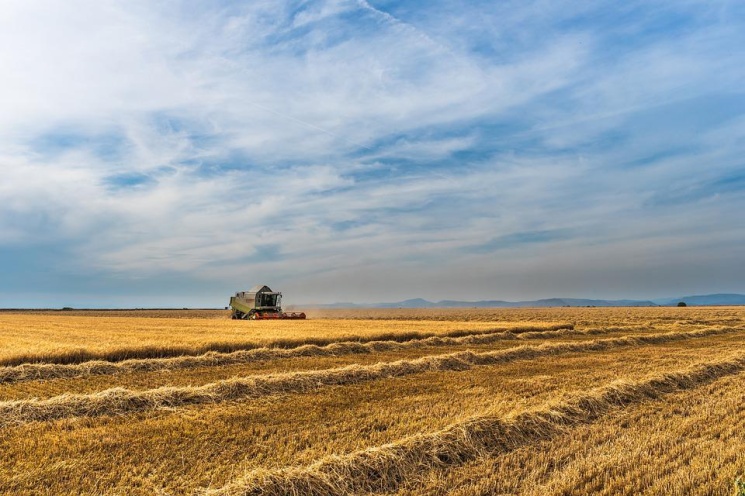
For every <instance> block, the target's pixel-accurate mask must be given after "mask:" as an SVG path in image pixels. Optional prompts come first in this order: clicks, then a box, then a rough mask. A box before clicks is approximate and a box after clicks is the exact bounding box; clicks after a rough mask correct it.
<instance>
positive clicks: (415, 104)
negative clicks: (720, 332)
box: [0, 0, 745, 307]
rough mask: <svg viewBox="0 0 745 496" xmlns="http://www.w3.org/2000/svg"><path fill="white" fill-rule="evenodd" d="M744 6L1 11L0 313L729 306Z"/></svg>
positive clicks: (57, 6) (742, 125) (744, 233)
mask: <svg viewBox="0 0 745 496" xmlns="http://www.w3.org/2000/svg"><path fill="white" fill-rule="evenodd" d="M742 46H745V4H743V3H742V2H737V1H716V0H714V1H685V0H677V1H669V2H666V1H659V2H647V1H629V2H622V3H619V2H605V1H587V2H581V1H580V2H578V1H571V2H569V1H561V0H555V1H519V2H517V1H503V2H492V1H490V2H486V1H475V2H455V1H445V0H441V1H427V2H421V1H411V2H394V1H382V0H377V1H365V0H361V1H327V2H323V1H317V2H277V1H265V2H262V1H256V2H227V1H223V2H197V1H193V0H192V1H188V0H183V1H179V0H168V1H165V2H150V1H144V0H142V1H138V0H134V1H127V2H124V1H108V0H103V1H101V0H69V1H66V2H57V1H53V0H23V1H22V0H10V1H7V2H3V5H2V7H0V70H2V77H0V167H1V168H2V179H1V180H0V306H1V307H17V306H22V307H34V306H51V307H61V306H114V307H128V306H177V307H181V306H224V305H225V304H226V303H225V302H226V299H227V297H228V296H229V295H230V294H231V293H232V292H234V291H237V290H241V289H246V288H248V287H250V286H252V285H254V284H257V283H262V284H269V285H270V286H271V287H273V288H275V289H279V290H282V291H283V292H284V293H285V297H286V300H287V301H288V302H289V303H310V302H317V303H327V302H334V301H355V302H372V301H395V300H398V299H404V298H413V297H424V298H428V299H432V300H438V299H461V300H467V299H474V300H475V299H507V300H521V299H533V298H543V297H551V296H560V297H590V298H658V297H667V296H678V295H684V294H696V293H699V294H701V293H712V292H745V286H744V285H743V284H744V283H743V281H745V263H744V262H743V258H744V257H743V255H744V254H745V250H744V249H743V246H745V220H743V219H745V216H743V212H744V211H745V52H744V51H743V50H742V49H741V47H742Z"/></svg>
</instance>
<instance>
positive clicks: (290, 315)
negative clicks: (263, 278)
mask: <svg viewBox="0 0 745 496" xmlns="http://www.w3.org/2000/svg"><path fill="white" fill-rule="evenodd" d="M230 308H231V309H232V310H233V313H232V315H231V317H232V318H233V319H250V320H262V319H304V318H305V314H304V313H302V312H300V313H295V312H283V311H282V293H279V292H276V291H272V290H271V289H269V286H254V287H253V288H251V289H249V290H248V291H239V292H238V293H236V294H235V296H232V297H231V298H230Z"/></svg>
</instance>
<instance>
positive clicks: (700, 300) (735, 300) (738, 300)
mask: <svg viewBox="0 0 745 496" xmlns="http://www.w3.org/2000/svg"><path fill="white" fill-rule="evenodd" d="M681 301H682V302H684V303H685V304H686V305H691V306H704V305H745V295H741V294H710V295H696V296H682V297H680V298H667V299H665V300H661V301H660V300H657V302H658V303H659V304H661V305H677V304H678V302H681Z"/></svg>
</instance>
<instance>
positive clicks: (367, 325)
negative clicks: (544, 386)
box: [0, 313, 571, 365]
mask: <svg viewBox="0 0 745 496" xmlns="http://www.w3.org/2000/svg"><path fill="white" fill-rule="evenodd" d="M569 325H571V324H567V323H566V322H546V323H536V322H533V323H522V322H499V323H496V324H495V323H489V322H451V321H417V322H409V321H393V322H387V321H364V320H318V321H314V320H307V321H297V320H289V321H287V320H286V321H261V322H253V321H234V320H229V319H222V318H220V319H213V320H209V319H203V318H186V317H184V318H178V319H168V318H160V317H111V316H103V317H95V316H70V315H67V314H55V315H48V314H33V313H20V314H13V313H0V365H18V364H22V363H34V362H48V363H80V362H84V361H88V360H107V361H119V360H126V359H130V358H162V357H171V356H180V355H199V354H203V353H206V352H208V351H220V352H232V351H237V350H246V349H254V348H261V347H280V348H290V347H297V346H302V345H305V344H315V345H320V346H323V345H327V344H330V343H334V342H338V341H362V342H364V341H376V340H394V339H396V340H402V341H403V340H409V339H417V338H419V339H421V338H425V337H431V336H460V335H465V334H470V333H474V332H477V331H482V332H498V331H505V330H512V331H513V332H519V331H521V330H522V331H536V330H539V331H540V330H546V329H556V328H563V327H567V326H569Z"/></svg>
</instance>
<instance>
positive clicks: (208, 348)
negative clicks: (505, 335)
mask: <svg viewBox="0 0 745 496" xmlns="http://www.w3.org/2000/svg"><path fill="white" fill-rule="evenodd" d="M562 329H574V324H569V323H563V324H549V325H540V324H539V325H519V326H500V327H493V328H489V329H480V330H474V329H453V330H448V331H444V332H432V331H419V330H412V331H407V332H371V333H367V334H363V335H359V336H357V335H352V336H349V337H347V338H344V339H346V340H348V341H350V342H355V343H367V342H371V341H395V342H405V341H411V340H415V339H425V338H429V337H438V336H439V337H460V336H469V335H479V334H494V333H496V332H511V333H513V334H521V333H531V332H544V331H554V330H562ZM338 342H340V340H339V338H334V337H324V336H303V337H299V338H283V339H273V340H271V342H269V343H267V342H262V341H255V340H253V341H244V342H239V341H238V342H235V341H234V342H206V343H203V344H199V345H193V346H174V345H165V344H164V345H151V346H136V347H122V348H113V349H108V350H89V349H71V350H63V351H56V352H45V353H24V354H18V355H12V356H7V357H4V358H0V366H6V367H12V366H17V365H23V364H32V363H33V364H35V363H48V364H78V363H84V362H89V361H94V360H101V361H106V362H121V361H124V360H132V359H156V358H171V357H182V356H198V355H203V354H206V353H209V352H217V353H232V352H235V351H245V350H255V349H260V348H266V347H268V348H271V349H293V348H298V347H303V346H308V345H314V346H327V345H331V344H334V343H338Z"/></svg>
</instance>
